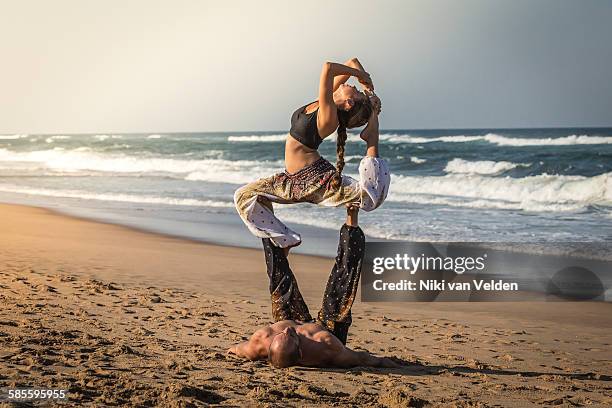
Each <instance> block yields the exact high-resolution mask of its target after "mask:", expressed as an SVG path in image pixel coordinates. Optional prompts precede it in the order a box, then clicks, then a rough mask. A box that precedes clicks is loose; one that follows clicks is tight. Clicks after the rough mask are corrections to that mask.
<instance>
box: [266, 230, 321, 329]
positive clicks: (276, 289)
mask: <svg viewBox="0 0 612 408" xmlns="http://www.w3.org/2000/svg"><path fill="white" fill-rule="evenodd" d="M261 241H262V243H263V247H264V254H265V256H266V269H267V271H268V277H269V278H270V297H271V299H272V317H273V319H274V321H275V322H278V321H280V320H299V321H303V322H307V321H312V320H313V319H312V317H311V316H310V312H309V311H308V306H307V305H306V303H305V302H304V298H302V294H301V293H300V289H299V288H298V284H297V281H296V280H295V276H294V275H293V272H292V271H291V268H290V267H289V261H288V260H287V257H286V256H285V253H284V251H283V248H279V247H277V246H276V245H274V244H273V243H272V241H271V240H270V239H269V238H263V239H262V240H261Z"/></svg>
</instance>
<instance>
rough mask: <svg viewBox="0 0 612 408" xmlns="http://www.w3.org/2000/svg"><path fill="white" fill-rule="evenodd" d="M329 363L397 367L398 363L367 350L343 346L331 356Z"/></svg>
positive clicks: (351, 365) (346, 365)
mask: <svg viewBox="0 0 612 408" xmlns="http://www.w3.org/2000/svg"><path fill="white" fill-rule="evenodd" d="M331 365H332V366H334V367H342V368H349V367H384V368H397V367H400V365H399V364H397V363H396V362H394V361H393V360H391V359H389V358H386V357H376V356H373V355H372V354H370V353H368V352H367V351H354V350H351V349H349V348H347V347H344V349H343V350H341V351H340V352H339V353H337V354H335V355H334V357H333V358H332V361H331Z"/></svg>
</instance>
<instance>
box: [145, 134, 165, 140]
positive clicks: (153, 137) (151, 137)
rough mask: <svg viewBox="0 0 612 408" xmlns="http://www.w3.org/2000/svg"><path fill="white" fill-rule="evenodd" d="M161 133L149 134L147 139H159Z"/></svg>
mask: <svg viewBox="0 0 612 408" xmlns="http://www.w3.org/2000/svg"><path fill="white" fill-rule="evenodd" d="M161 137H162V135H149V136H147V139H161Z"/></svg>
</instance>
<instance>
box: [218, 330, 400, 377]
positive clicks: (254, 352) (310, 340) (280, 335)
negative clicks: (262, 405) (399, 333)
mask: <svg viewBox="0 0 612 408" xmlns="http://www.w3.org/2000/svg"><path fill="white" fill-rule="evenodd" d="M228 351H229V352H230V353H234V354H236V355H237V356H240V357H245V358H248V359H249V360H264V359H267V360H268V361H269V362H270V363H271V364H272V365H273V366H274V367H277V368H285V367H290V366H293V365H300V366H307V367H357V366H370V367H386V368H394V367H399V365H398V364H397V363H395V362H394V361H393V360H391V359H389V358H385V357H376V356H373V355H371V354H370V353H368V352H366V351H354V350H351V349H349V348H348V347H346V346H345V345H343V344H342V342H341V341H340V340H338V338H337V337H336V336H334V335H333V334H331V333H330V332H329V331H328V330H327V329H325V328H324V327H323V326H321V325H320V324H318V323H300V322H296V321H295V320H282V321H280V322H276V323H274V324H272V325H270V326H267V327H264V328H261V329H259V330H257V331H256V332H255V333H253V335H252V336H251V338H250V340H248V341H245V342H244V343H240V344H238V345H236V346H233V347H231V348H230V349H229V350H228Z"/></svg>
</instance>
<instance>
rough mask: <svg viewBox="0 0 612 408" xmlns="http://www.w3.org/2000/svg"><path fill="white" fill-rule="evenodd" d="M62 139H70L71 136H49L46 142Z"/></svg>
mask: <svg viewBox="0 0 612 408" xmlns="http://www.w3.org/2000/svg"><path fill="white" fill-rule="evenodd" d="M62 139H70V136H64V135H56V136H49V137H48V138H46V139H45V142H47V143H53V142H54V141H55V140H62Z"/></svg>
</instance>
